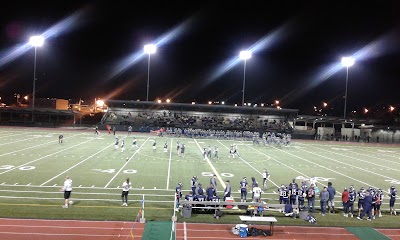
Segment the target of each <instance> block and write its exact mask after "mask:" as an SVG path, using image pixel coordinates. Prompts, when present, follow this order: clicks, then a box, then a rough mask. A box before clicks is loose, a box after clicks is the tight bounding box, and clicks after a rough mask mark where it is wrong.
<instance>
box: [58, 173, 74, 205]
mask: <svg viewBox="0 0 400 240" xmlns="http://www.w3.org/2000/svg"><path fill="white" fill-rule="evenodd" d="M60 191H64V206H62V207H63V208H68V207H69V203H70V202H69V198H70V197H71V192H72V179H71V178H69V176H65V181H64V187H63V188H61V189H60Z"/></svg>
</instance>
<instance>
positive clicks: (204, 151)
mask: <svg viewBox="0 0 400 240" xmlns="http://www.w3.org/2000/svg"><path fill="white" fill-rule="evenodd" d="M206 159H207V148H206V147H204V148H203V160H206Z"/></svg>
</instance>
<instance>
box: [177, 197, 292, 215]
mask: <svg viewBox="0 0 400 240" xmlns="http://www.w3.org/2000/svg"><path fill="white" fill-rule="evenodd" d="M184 205H191V206H192V208H194V209H206V210H215V212H216V211H217V210H222V209H227V208H226V206H247V207H253V208H252V210H253V211H254V210H257V208H258V207H262V208H263V209H264V210H263V211H262V212H261V216H262V214H263V212H264V211H275V212H284V210H285V204H268V203H259V202H226V201H219V202H213V201H187V200H184V201H180V203H179V209H182V208H183V206H184ZM292 207H293V213H294V214H298V213H299V208H298V206H297V205H292ZM229 210H230V209H229ZM246 210H248V209H246Z"/></svg>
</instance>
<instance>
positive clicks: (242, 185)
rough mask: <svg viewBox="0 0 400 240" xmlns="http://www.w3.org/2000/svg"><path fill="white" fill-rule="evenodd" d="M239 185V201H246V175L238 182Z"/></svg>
mask: <svg viewBox="0 0 400 240" xmlns="http://www.w3.org/2000/svg"><path fill="white" fill-rule="evenodd" d="M239 185H240V201H241V202H246V200H247V180H246V177H244V178H243V179H242V181H241V182H240V183H239Z"/></svg>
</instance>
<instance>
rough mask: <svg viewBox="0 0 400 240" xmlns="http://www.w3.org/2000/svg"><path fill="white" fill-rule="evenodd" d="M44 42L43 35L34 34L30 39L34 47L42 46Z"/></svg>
mask: <svg viewBox="0 0 400 240" xmlns="http://www.w3.org/2000/svg"><path fill="white" fill-rule="evenodd" d="M43 43H44V37H42V36H33V37H31V38H30V39H29V44H30V45H32V46H34V47H41V46H43Z"/></svg>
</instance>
